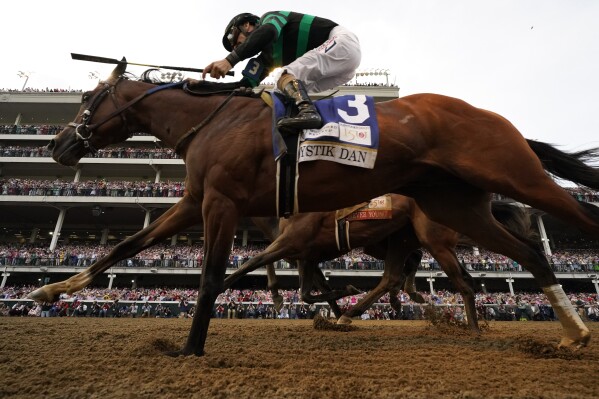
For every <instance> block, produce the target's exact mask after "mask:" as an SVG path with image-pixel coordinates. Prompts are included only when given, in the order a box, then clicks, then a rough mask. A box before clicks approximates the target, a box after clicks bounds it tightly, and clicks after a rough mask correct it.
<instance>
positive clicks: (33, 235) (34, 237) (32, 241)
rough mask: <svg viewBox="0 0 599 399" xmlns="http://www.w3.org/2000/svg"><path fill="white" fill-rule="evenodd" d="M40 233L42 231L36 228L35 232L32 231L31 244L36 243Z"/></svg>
mask: <svg viewBox="0 0 599 399" xmlns="http://www.w3.org/2000/svg"><path fill="white" fill-rule="evenodd" d="M39 232H40V229H38V228H37V227H34V228H33V230H31V236H30V237H29V244H34V243H35V239H36V238H37V233H39Z"/></svg>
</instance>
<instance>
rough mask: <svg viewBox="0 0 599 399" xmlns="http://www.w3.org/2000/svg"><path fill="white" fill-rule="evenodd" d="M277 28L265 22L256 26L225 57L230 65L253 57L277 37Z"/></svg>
mask: <svg viewBox="0 0 599 399" xmlns="http://www.w3.org/2000/svg"><path fill="white" fill-rule="evenodd" d="M277 35H278V32H277V29H276V28H275V27H274V25H271V24H265V25H262V26H260V27H258V28H257V29H256V30H254V31H253V32H252V34H251V35H249V36H248V38H247V39H246V40H245V41H244V42H243V43H241V44H240V45H239V46H237V48H236V49H234V50H233V51H232V52H231V53H230V54H229V55H228V56H226V57H225V59H226V60H227V61H229V63H230V64H231V66H235V64H237V63H238V62H239V61H241V60H245V59H247V58H250V57H253V56H255V55H256V54H258V53H259V52H261V51H262V50H264V49H265V48H267V47H268V46H269V45H271V44H272V43H274V41H275V40H276V39H277Z"/></svg>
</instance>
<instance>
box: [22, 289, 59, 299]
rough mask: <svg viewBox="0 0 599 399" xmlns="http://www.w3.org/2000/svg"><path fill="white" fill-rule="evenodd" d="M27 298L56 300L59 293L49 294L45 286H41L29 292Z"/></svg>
mask: <svg viewBox="0 0 599 399" xmlns="http://www.w3.org/2000/svg"><path fill="white" fill-rule="evenodd" d="M27 298H29V299H33V300H34V301H36V302H56V301H57V300H58V298H59V295H52V294H50V293H49V292H48V291H47V289H46V286H43V287H41V288H38V289H37V290H35V291H32V292H30V293H29V294H28V295H27Z"/></svg>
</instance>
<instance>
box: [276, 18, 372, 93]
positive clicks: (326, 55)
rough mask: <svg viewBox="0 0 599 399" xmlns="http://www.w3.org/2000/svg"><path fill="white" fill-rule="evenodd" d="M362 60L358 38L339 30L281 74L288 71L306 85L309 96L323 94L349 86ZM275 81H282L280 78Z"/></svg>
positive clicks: (288, 66) (334, 29) (345, 30)
mask: <svg viewBox="0 0 599 399" xmlns="http://www.w3.org/2000/svg"><path fill="white" fill-rule="evenodd" d="M361 60H362V51H361V50H360V41H359V40H358V37H357V36H356V35H355V34H353V33H352V32H350V31H349V30H347V29H346V28H344V27H342V26H336V27H335V28H333V30H331V33H330V34H329V39H328V40H327V41H326V42H324V43H323V44H321V45H320V46H318V47H317V48H315V49H312V50H310V51H308V52H307V53H306V54H304V55H302V56H301V57H299V58H298V59H296V60H295V61H293V62H292V63H291V64H289V65H286V66H284V67H283V70H282V71H281V73H283V71H285V70H286V71H287V72H288V73H291V74H293V75H294V76H295V77H296V78H297V79H299V80H301V81H302V82H304V85H305V86H306V90H308V92H312V93H319V92H322V91H325V90H330V89H333V88H335V87H337V86H339V85H343V84H345V83H347V82H349V81H350V80H351V79H352V78H353V77H354V75H355V73H356V69H357V68H358V66H359V65H360V61H361ZM275 78H276V80H277V81H278V80H279V78H280V75H278V76H276V77H275Z"/></svg>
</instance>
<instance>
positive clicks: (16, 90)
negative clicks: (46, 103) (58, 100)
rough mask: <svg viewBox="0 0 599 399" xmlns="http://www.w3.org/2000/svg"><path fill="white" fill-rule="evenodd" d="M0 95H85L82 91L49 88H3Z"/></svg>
mask: <svg viewBox="0 0 599 399" xmlns="http://www.w3.org/2000/svg"><path fill="white" fill-rule="evenodd" d="M0 93H83V90H81V89H60V88H53V89H51V88H49V87H46V88H45V89H39V88H35V87H25V88H24V89H5V88H1V89H0Z"/></svg>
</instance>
